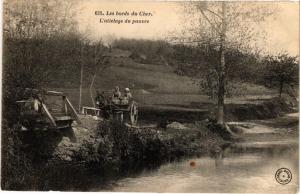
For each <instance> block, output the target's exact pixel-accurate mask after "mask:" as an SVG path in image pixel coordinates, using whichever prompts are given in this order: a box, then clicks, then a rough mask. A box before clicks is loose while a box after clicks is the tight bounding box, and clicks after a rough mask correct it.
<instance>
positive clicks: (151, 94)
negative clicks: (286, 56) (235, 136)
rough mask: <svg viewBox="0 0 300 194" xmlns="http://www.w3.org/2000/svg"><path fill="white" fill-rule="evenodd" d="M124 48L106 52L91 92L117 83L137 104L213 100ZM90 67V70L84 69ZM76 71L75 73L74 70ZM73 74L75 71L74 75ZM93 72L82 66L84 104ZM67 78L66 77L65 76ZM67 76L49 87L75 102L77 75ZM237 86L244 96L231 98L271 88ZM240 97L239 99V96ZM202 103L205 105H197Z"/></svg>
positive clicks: (183, 79) (181, 105)
mask: <svg viewBox="0 0 300 194" xmlns="http://www.w3.org/2000/svg"><path fill="white" fill-rule="evenodd" d="M130 55H131V53H130V52H129V51H126V50H120V49H115V50H113V51H112V52H111V53H109V55H108V58H109V65H108V68H106V69H105V70H104V71H102V72H98V74H97V77H96V79H95V83H94V89H93V92H94V94H95V91H96V90H99V91H105V92H106V93H107V94H110V93H111V91H112V89H113V88H114V86H119V87H120V88H121V90H123V88H125V87H129V88H130V89H131V90H132V93H133V95H134V97H135V98H136V99H137V101H138V102H139V104H140V105H155V106H163V105H164V106H168V107H170V106H172V107H177V108H189V107H191V108H193V107H192V106H191V105H192V104H194V105H195V104H198V105H197V107H198V108H200V109H201V108H207V106H206V105H207V104H212V103H213V102H212V100H211V99H209V97H208V96H207V95H205V93H204V91H201V89H200V88H199V86H197V85H196V84H194V83H195V81H196V82H199V81H200V79H198V80H195V79H191V78H190V77H187V76H181V75H178V74H176V73H175V72H174V70H175V69H174V67H172V66H169V65H154V64H144V63H141V62H137V61H139V60H137V59H136V58H134V59H133V57H131V56H130ZM87 71H89V72H87ZM75 75H76V73H75ZM73 76H74V75H73ZM92 76H93V71H91V70H84V80H83V96H82V98H83V99H82V101H83V105H85V106H92V101H91V97H90V93H89V89H88V88H89V85H90V83H91V79H92ZM65 78H66V77H65ZM66 80H70V79H69V78H66V79H63V80H59V86H61V87H57V86H56V87H49V89H54V90H58V91H63V92H65V93H67V94H68V95H69V97H70V99H71V101H72V102H73V103H74V104H75V106H77V105H78V97H79V77H78V79H77V82H71V83H66ZM235 85H236V87H235V88H236V90H239V88H242V90H241V91H239V92H240V93H241V94H247V96H245V95H244V96H243V97H240V96H238V97H237V96H233V97H231V99H232V100H230V99H229V101H230V102H232V101H233V102H241V101H242V102H244V101H245V100H246V101H247V99H249V101H253V98H260V99H268V98H270V97H271V95H273V93H274V92H272V91H271V90H268V89H266V88H265V87H263V86H258V85H255V84H240V83H239V84H238V83H236V84H235ZM241 98H242V99H241ZM199 104H202V105H204V106H202V105H201V106H199Z"/></svg>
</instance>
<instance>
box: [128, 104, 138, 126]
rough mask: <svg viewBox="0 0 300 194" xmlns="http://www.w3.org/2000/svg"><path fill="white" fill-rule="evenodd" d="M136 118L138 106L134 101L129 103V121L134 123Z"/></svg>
mask: <svg viewBox="0 0 300 194" xmlns="http://www.w3.org/2000/svg"><path fill="white" fill-rule="evenodd" d="M137 120H138V106H137V103H136V102H132V103H131V105H130V123H131V125H136V124H137Z"/></svg>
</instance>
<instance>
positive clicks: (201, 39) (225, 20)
mask: <svg viewBox="0 0 300 194" xmlns="http://www.w3.org/2000/svg"><path fill="white" fill-rule="evenodd" d="M184 6H185V8H186V12H185V13H187V14H188V13H192V15H190V14H189V15H188V17H189V21H191V22H190V23H188V25H187V26H186V27H185V29H184V31H183V32H181V34H183V37H181V38H180V42H181V43H191V44H194V45H206V46H207V48H208V49H216V50H218V55H219V56H218V61H217V63H214V64H210V68H211V69H212V71H215V72H216V73H215V74H214V75H216V77H217V80H218V82H217V84H218V86H217V88H218V91H217V99H218V103H217V122H218V124H221V125H224V98H225V84H226V82H227V73H226V69H228V65H227V64H226V53H227V51H228V50H229V49H230V48H237V49H238V50H245V51H246V50H249V48H251V47H252V46H253V44H254V42H255V37H257V36H261V34H263V33H262V31H260V33H261V34H259V33H257V32H258V31H259V30H257V29H258V28H257V24H258V23H260V22H262V21H264V19H265V18H266V17H268V16H270V15H271V14H272V12H273V8H270V7H267V6H266V5H265V4H259V3H249V2H247V3H242V2H224V1H222V2H188V3H184ZM186 23H187V22H186ZM209 72H211V71H209Z"/></svg>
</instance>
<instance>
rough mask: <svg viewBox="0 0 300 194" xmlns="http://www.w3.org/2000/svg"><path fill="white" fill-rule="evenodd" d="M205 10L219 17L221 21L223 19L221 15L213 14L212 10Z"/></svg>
mask: <svg viewBox="0 0 300 194" xmlns="http://www.w3.org/2000/svg"><path fill="white" fill-rule="evenodd" d="M205 10H207V11H209V12H210V13H212V14H214V15H216V16H217V17H219V18H220V19H222V17H221V16H220V15H219V14H217V13H216V12H213V11H212V10H210V9H207V8H206V9H205Z"/></svg>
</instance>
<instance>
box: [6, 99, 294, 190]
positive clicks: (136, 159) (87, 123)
mask: <svg viewBox="0 0 300 194" xmlns="http://www.w3.org/2000/svg"><path fill="white" fill-rule="evenodd" d="M288 104H289V103H286V102H284V103H283V102H282V101H276V100H273V101H271V105H269V106H268V107H270V109H268V110H269V111H274V110H276V111H277V112H276V114H279V113H280V114H282V113H283V111H291V110H292V109H290V108H289V105H288ZM251 106H252V105H251ZM257 106H258V107H261V105H257ZM263 107H264V106H263ZM278 107H279V108H278ZM263 110H267V109H265V108H263V109H262V110H260V111H257V112H259V113H261V112H262V111H263ZM237 112H238V111H237ZM250 113H251V111H250V112H249V114H250ZM254 113H255V112H254ZM276 114H270V116H274V115H275V116H276ZM253 115H256V114H253ZM264 115H267V114H264ZM80 120H81V124H76V123H75V124H74V125H73V127H72V129H67V130H58V131H27V132H17V131H13V130H11V129H9V130H11V131H12V132H13V133H14V136H13V137H14V138H16V139H17V140H18V141H17V142H12V145H7V146H11V147H10V148H9V149H7V150H12V151H13V155H20V156H22V157H23V158H24V159H23V160H22V161H21V162H13V163H11V164H10V163H8V164H6V165H8V166H10V167H11V168H7V169H5V170H4V174H5V173H6V174H7V176H8V178H10V179H11V180H8V181H5V180H4V181H2V188H4V189H8V190H9V189H10V188H13V189H15V190H16V189H17V190H74V191H86V190H89V188H91V186H92V185H94V184H95V181H96V182H97V185H103V186H104V185H106V184H105V183H106V182H109V181H113V180H117V179H119V178H121V177H126V176H127V175H128V174H132V173H139V172H141V171H142V170H143V169H148V168H151V169H152V168H157V167H159V166H160V165H161V164H163V163H166V162H172V161H176V160H179V159H182V158H189V157H199V156H205V155H214V154H215V153H217V152H218V151H219V150H220V149H222V147H223V146H225V145H227V144H228V143H229V142H228V140H224V138H223V136H222V134H220V133H218V131H217V130H212V129H213V128H212V126H214V125H213V124H214V123H213V122H212V120H211V119H203V120H201V121H197V120H196V119H193V120H189V122H182V123H178V122H174V121H173V122H166V123H161V122H159V123H157V124H155V125H149V126H139V127H130V126H127V125H121V124H118V123H115V122H108V121H99V120H95V118H93V117H92V116H88V115H81V116H80ZM9 130H8V131H9ZM8 136H9V137H8V138H11V134H10V135H8ZM7 154H8V156H9V157H11V156H10V153H7ZM12 158H13V157H11V158H10V159H6V161H10V160H11V159H12ZM19 158H20V157H19ZM12 165H13V166H12ZM10 171H17V173H16V174H15V175H13V176H11V174H9V173H11V172H10ZM2 172H3V171H2ZM16 177H18V178H16ZM6 183H8V184H6Z"/></svg>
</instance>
